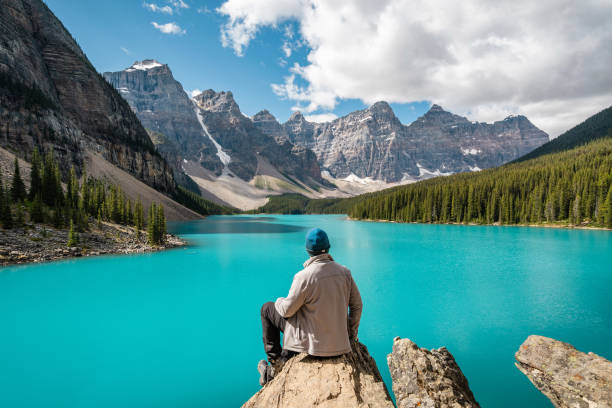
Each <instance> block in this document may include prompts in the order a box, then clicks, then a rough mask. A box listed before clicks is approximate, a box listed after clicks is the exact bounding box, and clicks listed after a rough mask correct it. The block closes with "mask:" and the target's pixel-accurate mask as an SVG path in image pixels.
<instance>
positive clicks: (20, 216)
mask: <svg viewBox="0 0 612 408" xmlns="http://www.w3.org/2000/svg"><path fill="white" fill-rule="evenodd" d="M24 225H25V215H24V213H23V206H22V205H21V203H17V214H16V217H15V226H17V227H23V226H24Z"/></svg>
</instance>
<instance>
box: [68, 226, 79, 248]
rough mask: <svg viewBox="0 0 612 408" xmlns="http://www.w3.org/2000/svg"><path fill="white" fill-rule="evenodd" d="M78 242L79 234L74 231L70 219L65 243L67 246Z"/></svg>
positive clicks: (75, 244) (73, 245)
mask: <svg viewBox="0 0 612 408" xmlns="http://www.w3.org/2000/svg"><path fill="white" fill-rule="evenodd" d="M78 243H79V236H78V234H77V233H76V232H75V231H74V224H73V223H72V220H70V230H69V231H68V243H67V246H69V247H75V246H77V244H78Z"/></svg>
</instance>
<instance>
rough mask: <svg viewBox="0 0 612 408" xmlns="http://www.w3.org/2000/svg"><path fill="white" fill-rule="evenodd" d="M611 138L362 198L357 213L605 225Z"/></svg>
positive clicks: (610, 195) (611, 190) (611, 198)
mask: <svg viewBox="0 0 612 408" xmlns="http://www.w3.org/2000/svg"><path fill="white" fill-rule="evenodd" d="M611 185H612V138H611V137H607V138H604V139H602V140H596V141H593V142H590V143H588V144H586V145H583V146H580V147H577V148H574V149H571V150H568V151H565V152H560V153H553V154H548V155H544V156H541V157H538V158H536V159H532V160H528V161H524V162H520V163H513V164H508V165H505V166H502V167H499V168H496V169H490V170H485V171H482V172H479V173H472V174H457V175H454V176H449V177H438V178H435V179H431V180H427V181H423V182H420V183H416V184H411V185H407V186H402V187H398V188H394V189H391V190H385V191H383V192H379V193H375V194H370V195H364V196H361V197H360V198H361V199H360V200H359V201H358V202H357V203H356V204H355V205H353V206H352V207H351V209H350V210H349V212H348V214H349V215H350V216H351V217H352V218H356V219H370V220H391V221H400V222H424V223H477V224H495V223H500V224H540V223H545V222H546V223H567V224H572V225H578V224H588V225H591V226H605V227H608V228H612V187H611Z"/></svg>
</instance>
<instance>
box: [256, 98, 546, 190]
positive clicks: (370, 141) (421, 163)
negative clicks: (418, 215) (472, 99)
mask: <svg viewBox="0 0 612 408" xmlns="http://www.w3.org/2000/svg"><path fill="white" fill-rule="evenodd" d="M282 127H283V128H284V129H285V131H286V132H287V135H288V137H289V139H290V140H291V141H292V142H293V143H294V144H297V145H302V146H304V147H307V148H309V149H312V150H313V151H314V152H315V154H316V155H317V159H318V160H319V164H320V166H321V169H322V170H326V171H328V172H329V173H330V174H331V176H333V177H334V178H336V179H344V178H347V177H354V176H352V175H355V176H357V177H358V178H360V179H362V180H363V179H366V178H371V179H374V180H383V181H385V182H401V181H412V180H419V179H423V178H428V177H432V176H436V175H443V174H450V173H457V172H465V171H476V170H479V169H484V168H489V167H495V166H499V165H501V164H504V163H506V162H508V161H511V160H513V159H516V158H518V157H520V156H522V155H523V154H526V153H528V152H530V151H531V150H533V149H535V148H536V147H538V146H540V145H542V144H544V143H546V142H548V135H547V134H546V133H544V132H543V131H541V130H539V129H538V128H536V127H535V126H534V125H533V124H532V123H531V122H529V120H528V119H527V118H526V117H524V116H510V117H507V118H506V119H504V120H503V121H498V122H495V123H492V124H488V123H479V122H471V121H469V120H468V119H466V118H464V117H462V116H458V115H454V114H452V113H450V112H447V111H445V110H444V109H442V108H441V107H440V106H438V105H433V106H432V107H431V109H430V110H429V111H428V112H427V113H426V114H425V115H423V116H422V117H420V118H418V119H417V120H416V121H415V122H413V123H411V124H410V125H408V126H406V125H403V124H402V123H401V122H400V121H399V119H398V118H397V117H396V116H395V114H394V112H393V110H392V109H391V107H390V106H389V104H387V103H386V102H377V103H375V104H374V105H372V106H370V107H369V108H367V109H363V110H359V111H355V112H352V113H349V114H348V115H346V116H344V117H341V118H338V119H336V120H334V121H332V122H327V123H313V122H308V121H307V120H306V119H305V118H304V116H303V115H302V114H301V113H299V112H295V113H294V114H293V115H292V116H291V117H290V118H289V120H288V121H287V122H285V123H284V124H283V125H282ZM268 128H272V127H271V126H268ZM264 131H265V130H264ZM275 132H276V131H275Z"/></svg>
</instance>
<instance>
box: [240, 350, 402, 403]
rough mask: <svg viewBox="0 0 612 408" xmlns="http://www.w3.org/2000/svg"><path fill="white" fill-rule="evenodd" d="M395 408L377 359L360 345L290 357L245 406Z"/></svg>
mask: <svg viewBox="0 0 612 408" xmlns="http://www.w3.org/2000/svg"><path fill="white" fill-rule="evenodd" d="M298 407H299V408H306V407H325V408H336V407H337V408H346V407H354V408H361V407H363V408H365V407H368V408H379V407H380V408H392V407H393V402H392V401H391V398H390V396H389V392H388V391H387V388H386V387H385V383H384V382H383V380H382V378H381V376H380V373H379V372H378V368H377V367H376V363H375V362H374V359H373V358H372V357H371V356H370V355H369V353H368V350H367V348H366V347H365V346H364V345H363V344H361V343H356V344H354V345H353V352H352V353H350V354H345V355H343V356H340V357H334V358H317V357H311V356H308V355H307V354H305V353H302V354H299V355H297V356H295V357H293V358H292V359H291V360H289V361H288V362H287V363H286V364H285V365H284V366H283V368H282V370H281V371H280V373H278V374H277V375H276V377H275V378H274V379H273V380H272V381H271V382H269V383H268V384H266V386H265V387H263V388H262V389H261V390H260V391H259V392H258V393H257V394H255V395H254V396H253V397H251V399H249V400H248V401H247V402H246V403H245V404H244V405H243V406H242V408H298Z"/></svg>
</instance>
